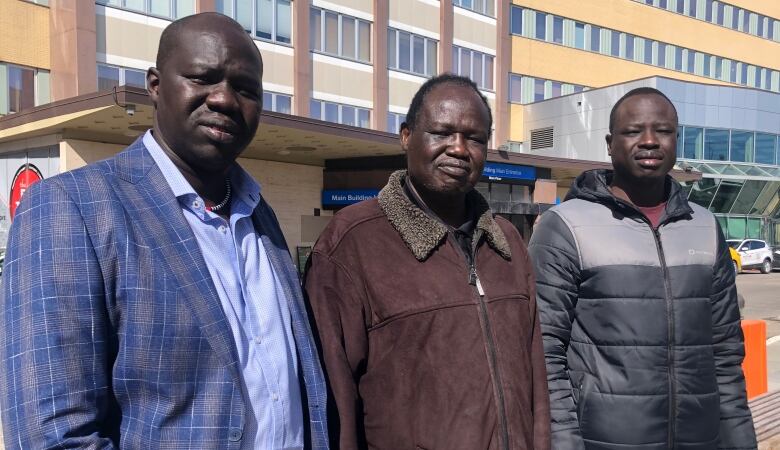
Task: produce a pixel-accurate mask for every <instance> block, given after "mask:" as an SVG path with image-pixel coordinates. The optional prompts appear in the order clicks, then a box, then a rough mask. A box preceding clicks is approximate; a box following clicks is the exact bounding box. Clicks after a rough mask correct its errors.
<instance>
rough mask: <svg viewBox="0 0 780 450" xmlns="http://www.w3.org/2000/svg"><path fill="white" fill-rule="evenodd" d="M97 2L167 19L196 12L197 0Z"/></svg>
mask: <svg viewBox="0 0 780 450" xmlns="http://www.w3.org/2000/svg"><path fill="white" fill-rule="evenodd" d="M96 3H98V4H100V5H106V6H113V7H115V8H122V9H127V10H129V11H135V12H140V13H144V14H148V15H150V16H157V17H162V18H165V19H180V18H182V17H184V16H189V15H191V14H195V0H96Z"/></svg>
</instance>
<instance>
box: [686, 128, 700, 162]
mask: <svg viewBox="0 0 780 450" xmlns="http://www.w3.org/2000/svg"><path fill="white" fill-rule="evenodd" d="M703 150H704V129H703V128H696V127H685V129H684V130H683V153H682V157H683V158H686V159H702V155H703Z"/></svg>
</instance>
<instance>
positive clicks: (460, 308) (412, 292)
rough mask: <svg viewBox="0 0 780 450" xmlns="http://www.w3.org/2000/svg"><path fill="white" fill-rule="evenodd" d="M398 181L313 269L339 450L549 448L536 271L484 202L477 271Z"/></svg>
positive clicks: (327, 244)
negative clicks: (406, 193)
mask: <svg viewBox="0 0 780 450" xmlns="http://www.w3.org/2000/svg"><path fill="white" fill-rule="evenodd" d="M404 177H405V171H399V172H396V173H394V174H393V175H392V176H391V178H390V181H389V182H388V184H387V186H385V187H384V189H382V191H381V192H380V194H379V198H378V199H377V200H369V201H364V202H361V203H359V204H356V205H353V206H350V207H347V208H345V209H343V210H342V211H340V212H339V213H338V214H336V216H335V217H334V218H333V220H332V221H331V223H330V224H329V225H328V227H327V228H326V229H325V231H324V232H323V234H322V235H321V236H320V239H319V240H318V241H317V244H316V245H315V246H314V250H313V252H312V254H311V258H310V267H309V269H308V271H307V274H306V282H305V284H306V291H307V293H308V298H309V302H310V307H311V311H312V314H313V319H314V320H313V323H314V324H315V326H316V328H317V332H318V334H319V337H320V340H321V342H320V343H321V351H322V352H323V361H324V363H325V370H326V376H327V379H328V382H329V388H330V400H331V404H330V405H329V408H330V412H331V416H330V418H329V420H330V421H331V422H330V424H331V425H330V428H331V429H330V436H331V445H332V447H333V448H341V449H344V450H351V449H364V448H377V449H388V450H395V449H412V450H415V449H424V450H433V449H447V450H453V449H464V450H466V449H467V450H481V449H543V450H544V449H548V448H549V447H550V412H549V396H548V390H547V378H546V373H545V364H544V352H543V349H542V341H541V334H540V330H539V319H538V317H537V312H536V295H535V291H534V288H535V285H534V278H533V269H532V265H531V263H530V261H529V258H528V253H527V252H526V247H525V244H524V243H523V241H522V239H521V238H520V235H519V234H518V232H517V230H516V229H515V228H514V226H513V225H512V224H510V223H509V222H508V221H506V220H504V219H502V218H494V217H493V215H492V213H491V212H490V210H489V208H488V205H487V202H485V200H484V199H483V198H482V196H480V195H479V193H477V191H472V192H471V193H470V194H469V195H468V197H467V200H468V201H470V202H473V203H471V205H472V207H473V208H476V211H477V214H478V217H479V219H478V220H477V225H476V229H475V231H474V242H473V247H474V248H475V254H476V257H475V263H474V266H473V267H469V266H468V263H467V262H466V258H465V256H464V254H463V252H462V251H461V250H460V249H459V248H458V246H457V243H456V242H455V239H454V238H453V237H452V235H451V233H449V232H448V230H447V228H446V227H445V226H444V225H443V224H441V223H440V222H439V221H437V220H436V219H434V218H431V217H429V216H427V215H426V214H425V213H424V212H423V211H422V210H420V209H419V208H418V207H416V206H415V205H414V204H413V203H412V202H411V201H410V200H409V199H408V198H407V197H406V195H405V194H404V192H403V187H402V186H403V185H402V183H403V179H404Z"/></svg>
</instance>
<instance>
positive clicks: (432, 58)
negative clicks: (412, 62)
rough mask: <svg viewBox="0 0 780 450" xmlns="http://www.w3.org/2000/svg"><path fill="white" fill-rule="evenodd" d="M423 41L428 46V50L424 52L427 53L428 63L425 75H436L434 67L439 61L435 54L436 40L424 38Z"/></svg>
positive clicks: (436, 71)
mask: <svg viewBox="0 0 780 450" xmlns="http://www.w3.org/2000/svg"><path fill="white" fill-rule="evenodd" d="M425 42H426V45H427V46H428V51H427V53H426V54H427V55H428V64H427V69H428V71H427V72H426V74H427V75H436V74H437V73H438V70H437V69H436V67H437V64H438V62H439V60H438V58H437V56H436V55H437V51H436V41H433V40H431V39H426V40H425Z"/></svg>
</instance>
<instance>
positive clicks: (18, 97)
mask: <svg viewBox="0 0 780 450" xmlns="http://www.w3.org/2000/svg"><path fill="white" fill-rule="evenodd" d="M7 67H8V112H9V113H17V112H19V111H22V110H25V109H29V108H32V107H33V106H35V70H34V69H27V68H24V67H17V66H7Z"/></svg>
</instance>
